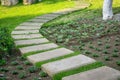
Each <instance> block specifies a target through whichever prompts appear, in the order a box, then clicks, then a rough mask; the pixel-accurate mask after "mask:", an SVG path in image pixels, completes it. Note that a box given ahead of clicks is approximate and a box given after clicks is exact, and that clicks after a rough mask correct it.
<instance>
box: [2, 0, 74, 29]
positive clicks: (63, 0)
mask: <svg viewBox="0 0 120 80" xmlns="http://www.w3.org/2000/svg"><path fill="white" fill-rule="evenodd" d="M74 5H75V4H74V2H73V1H67V0H52V1H51V0H43V1H42V2H39V3H37V4H33V5H28V6H24V5H22V4H18V5H16V6H12V7H3V6H0V27H7V28H9V29H10V31H12V30H13V29H14V28H15V27H16V26H17V25H19V24H20V23H22V22H24V21H26V20H28V19H31V18H33V17H35V16H38V15H43V14H46V13H51V12H54V11H57V10H61V9H64V8H68V7H73V6H74Z"/></svg>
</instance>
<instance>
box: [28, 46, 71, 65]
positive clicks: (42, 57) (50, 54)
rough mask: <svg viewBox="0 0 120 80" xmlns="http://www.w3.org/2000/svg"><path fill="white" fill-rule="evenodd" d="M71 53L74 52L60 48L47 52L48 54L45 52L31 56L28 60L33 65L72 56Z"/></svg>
mask: <svg viewBox="0 0 120 80" xmlns="http://www.w3.org/2000/svg"><path fill="white" fill-rule="evenodd" d="M71 53H73V51H71V50H69V49H66V48H58V49H54V50H50V51H46V52H43V53H39V54H35V55H31V56H28V57H27V58H28V60H29V61H30V62H32V63H33V64H35V63H37V62H41V61H45V60H50V59H52V58H57V57H60V56H64V55H67V54H71Z"/></svg>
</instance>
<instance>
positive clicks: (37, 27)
mask: <svg viewBox="0 0 120 80" xmlns="http://www.w3.org/2000/svg"><path fill="white" fill-rule="evenodd" d="M21 29H22V30H31V29H32V30H36V29H37V30H38V29H40V26H18V27H16V28H15V30H21Z"/></svg>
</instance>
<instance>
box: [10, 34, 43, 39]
mask: <svg viewBox="0 0 120 80" xmlns="http://www.w3.org/2000/svg"><path fill="white" fill-rule="evenodd" d="M12 37H13V38H14V39H32V38H40V37H43V36H42V35H41V34H23V35H12Z"/></svg>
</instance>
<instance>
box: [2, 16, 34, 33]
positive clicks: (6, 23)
mask: <svg viewBox="0 0 120 80" xmlns="http://www.w3.org/2000/svg"><path fill="white" fill-rule="evenodd" d="M34 17H35V16H34V15H26V16H14V17H7V18H2V19H0V28H1V27H7V28H9V30H10V31H12V30H13V29H14V28H15V27H16V26H18V25H19V24H21V23H23V22H25V21H27V20H29V19H32V18H34Z"/></svg>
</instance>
